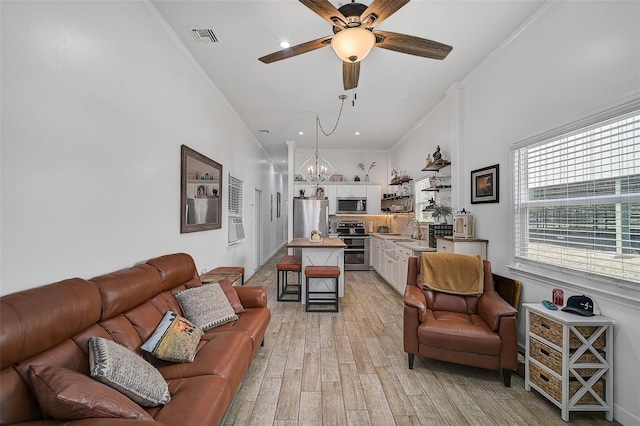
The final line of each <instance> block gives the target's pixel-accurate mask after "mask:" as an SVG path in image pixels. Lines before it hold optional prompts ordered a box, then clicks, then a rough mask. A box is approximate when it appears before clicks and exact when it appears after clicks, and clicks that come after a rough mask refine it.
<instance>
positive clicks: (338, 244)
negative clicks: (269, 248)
mask: <svg viewBox="0 0 640 426" xmlns="http://www.w3.org/2000/svg"><path fill="white" fill-rule="evenodd" d="M346 246H347V245H346V244H345V243H344V241H342V240H341V239H340V238H323V239H321V240H320V241H318V242H312V241H309V239H308V238H294V239H293V240H291V241H289V244H287V247H288V248H345V247H346Z"/></svg>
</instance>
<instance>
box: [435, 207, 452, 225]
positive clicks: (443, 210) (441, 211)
mask: <svg viewBox="0 0 640 426" xmlns="http://www.w3.org/2000/svg"><path fill="white" fill-rule="evenodd" d="M451 213H453V210H452V209H451V207H449V206H445V205H443V204H440V205H437V206H435V207H434V208H433V213H431V216H432V217H433V218H434V219H435V220H437V221H439V220H440V218H442V220H443V221H444V223H447V217H449V216H451Z"/></svg>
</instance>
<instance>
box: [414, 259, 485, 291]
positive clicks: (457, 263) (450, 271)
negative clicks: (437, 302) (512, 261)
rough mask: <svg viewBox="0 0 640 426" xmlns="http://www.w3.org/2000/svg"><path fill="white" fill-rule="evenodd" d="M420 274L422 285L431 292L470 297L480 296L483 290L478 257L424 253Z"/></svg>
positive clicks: (480, 265) (480, 263) (482, 277)
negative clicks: (473, 295)
mask: <svg viewBox="0 0 640 426" xmlns="http://www.w3.org/2000/svg"><path fill="white" fill-rule="evenodd" d="M420 272H421V275H422V283H423V285H424V286H425V287H427V288H429V289H431V290H436V291H442V292H444V293H452V294H460V295H471V294H482V291H483V288H484V270H483V267H482V257H480V256H469V255H466V254H452V253H451V254H450V253H428V252H425V253H422V265H421V267H420Z"/></svg>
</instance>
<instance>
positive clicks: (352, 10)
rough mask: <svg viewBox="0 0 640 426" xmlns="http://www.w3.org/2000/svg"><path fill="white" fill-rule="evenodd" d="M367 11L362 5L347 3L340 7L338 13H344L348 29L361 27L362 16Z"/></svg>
mask: <svg viewBox="0 0 640 426" xmlns="http://www.w3.org/2000/svg"><path fill="white" fill-rule="evenodd" d="M365 10H367V6H365V5H364V4H361V3H347V4H345V5H342V6H340V8H339V9H338V12H340V13H342V15H343V16H344V17H345V18H347V27H349V28H353V27H359V26H360V16H361V15H362V14H363V13H364V11H365Z"/></svg>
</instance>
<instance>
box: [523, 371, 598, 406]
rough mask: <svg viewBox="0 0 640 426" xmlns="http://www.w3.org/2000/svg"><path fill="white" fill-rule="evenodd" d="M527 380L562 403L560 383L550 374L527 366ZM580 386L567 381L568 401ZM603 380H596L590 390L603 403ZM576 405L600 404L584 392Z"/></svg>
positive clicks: (573, 381)
mask: <svg viewBox="0 0 640 426" xmlns="http://www.w3.org/2000/svg"><path fill="white" fill-rule="evenodd" d="M529 372H530V374H529V379H530V380H531V383H533V384H534V385H536V386H537V387H539V388H540V389H542V390H543V391H545V392H546V393H547V394H548V395H549V396H550V397H551V398H553V399H554V400H556V401H557V402H558V403H559V404H561V403H562V381H561V380H560V379H557V378H556V377H555V376H553V375H552V374H551V373H548V372H546V371H545V370H543V369H542V368H540V367H538V366H537V365H535V364H533V363H530V364H529ZM580 387H581V384H580V382H579V381H577V380H570V381H569V399H571V398H572V397H573V396H574V395H575V394H576V392H578V390H579V389H580ZM604 388H605V386H604V380H598V381H597V382H596V383H595V384H594V385H593V386H592V388H591V389H593V390H594V391H595V393H596V394H598V396H599V397H600V398H601V399H602V400H603V401H604V400H605V398H604ZM576 405H600V403H599V402H598V401H597V400H596V399H595V398H594V396H593V395H591V392H588V391H587V392H586V393H585V394H584V395H582V398H580V399H579V400H578V402H577V403H576Z"/></svg>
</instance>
